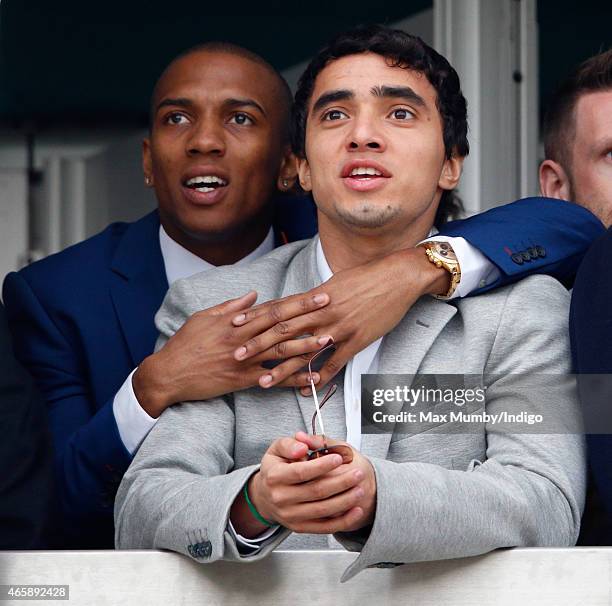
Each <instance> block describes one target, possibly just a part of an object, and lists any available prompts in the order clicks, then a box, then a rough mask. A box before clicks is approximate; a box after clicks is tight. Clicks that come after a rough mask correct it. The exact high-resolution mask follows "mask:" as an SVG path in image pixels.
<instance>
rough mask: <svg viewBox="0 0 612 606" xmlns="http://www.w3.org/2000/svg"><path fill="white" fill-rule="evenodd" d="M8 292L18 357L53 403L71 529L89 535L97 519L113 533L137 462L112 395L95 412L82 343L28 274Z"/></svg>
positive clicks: (61, 487)
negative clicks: (119, 500)
mask: <svg viewBox="0 0 612 606" xmlns="http://www.w3.org/2000/svg"><path fill="white" fill-rule="evenodd" d="M3 295H4V302H5V305H6V310H7V317H8V320H9V325H10V329H11V332H12V334H13V342H14V347H15V353H16V356H17V358H18V359H19V360H20V361H21V363H22V364H23V365H24V366H25V367H26V368H27V369H28V370H29V371H30V373H31V374H32V375H33V377H34V379H35V381H36V384H37V386H38V388H39V389H40V391H41V392H42V395H43V397H44V399H45V401H46V404H47V410H48V417H49V422H50V427H51V432H52V436H53V442H54V447H55V468H56V476H57V485H58V486H57V487H58V492H59V497H60V500H61V509H62V511H63V516H64V523H65V526H66V532H67V533H68V534H69V535H70V536H74V537H78V536H80V537H83V536H87V534H89V533H90V532H91V524H92V520H96V521H97V522H98V523H101V524H107V525H108V526H109V532H110V534H111V536H112V531H111V530H110V529H112V511H113V499H114V494H115V491H116V489H117V486H118V485H119V481H120V479H121V476H122V475H123V473H124V471H125V470H126V469H127V467H128V465H129V464H130V461H131V457H130V455H129V453H128V452H127V450H126V449H125V447H124V445H123V443H122V442H121V438H120V436H119V432H118V429H117V425H116V423H115V417H114V415H113V402H112V399H110V400H109V401H107V402H106V403H105V404H104V405H103V406H102V407H101V408H99V409H98V410H97V411H96V406H95V403H94V402H93V401H92V395H91V393H90V390H89V388H88V385H87V380H86V377H85V370H84V368H83V364H82V361H81V359H80V353H79V345H78V344H77V343H73V342H71V341H70V339H69V338H68V337H67V336H66V335H64V334H62V332H61V331H60V330H59V328H58V326H57V324H56V323H55V322H54V320H53V318H52V317H51V316H50V315H49V313H48V311H47V309H46V307H45V305H44V303H43V302H42V301H41V298H40V297H39V296H38V295H37V293H36V292H35V291H34V290H33V289H32V287H31V286H30V284H29V283H28V281H27V280H26V278H24V277H23V276H22V275H21V274H19V273H11V274H9V275H8V276H7V278H6V280H5V282H4V289H3ZM83 533H86V534H83Z"/></svg>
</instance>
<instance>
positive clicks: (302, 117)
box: [291, 25, 470, 225]
mask: <svg viewBox="0 0 612 606" xmlns="http://www.w3.org/2000/svg"><path fill="white" fill-rule="evenodd" d="M361 53H375V54H377V55H381V56H382V57H385V58H386V59H387V60H389V61H390V65H391V66H393V67H401V68H405V69H410V70H415V71H417V72H421V73H423V74H425V76H426V77H427V79H428V80H429V82H430V84H431V85H432V86H433V87H434V89H435V90H436V93H437V99H436V106H437V108H438V111H439V112H440V116H441V117H442V124H443V133H442V135H443V139H444V148H445V150H446V157H447V158H450V157H452V156H453V155H455V154H457V155H459V156H461V157H463V156H467V154H468V153H469V149H470V146H469V143H468V139H467V130H468V123H467V103H466V100H465V97H464V96H463V93H462V92H461V85H460V82H459V76H458V75H457V72H456V71H455V70H454V69H453V67H452V66H451V65H450V63H449V62H448V61H447V60H446V59H445V58H444V57H443V56H442V55H440V54H439V53H437V52H436V51H435V50H434V49H433V48H431V47H430V46H428V45H427V44H425V42H423V40H421V39H420V38H419V37H417V36H411V35H410V34H407V33H406V32H403V31H401V30H397V29H391V28H389V27H385V26H382V25H368V26H361V27H357V28H355V29H353V30H350V31H348V32H345V33H342V34H339V35H338V36H336V37H335V38H334V39H333V40H331V42H329V44H328V45H327V46H325V47H324V48H323V49H322V50H321V51H320V52H319V53H318V54H317V55H316V56H315V57H314V59H313V60H312V61H311V62H310V64H309V65H308V67H307V68H306V70H305V71H304V73H303V74H302V76H301V78H300V80H299V82H298V88H297V92H296V93H295V102H294V106H293V119H292V125H291V126H292V132H291V141H292V145H293V151H294V152H295V153H296V155H298V156H299V157H302V158H303V157H305V138H306V120H307V117H308V104H309V102H310V98H311V96H312V91H313V90H314V85H315V80H316V79H317V76H318V75H319V73H321V71H323V69H324V68H325V67H326V66H327V65H329V64H330V63H331V62H333V61H335V60H336V59H340V58H341V57H346V56H348V55H358V54H361ZM462 210H463V205H462V204H461V200H460V199H459V197H458V196H457V194H456V193H455V192H453V191H445V192H444V193H443V194H442V198H441V200H440V206H439V207H438V212H437V214H436V220H435V223H436V225H441V224H442V223H444V222H446V221H447V220H448V219H449V218H456V217H457V216H459V215H460V214H461V212H462Z"/></svg>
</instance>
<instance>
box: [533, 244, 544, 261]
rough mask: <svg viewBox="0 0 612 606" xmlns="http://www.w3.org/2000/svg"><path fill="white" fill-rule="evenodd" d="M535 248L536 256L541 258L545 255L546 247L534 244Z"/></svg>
mask: <svg viewBox="0 0 612 606" xmlns="http://www.w3.org/2000/svg"><path fill="white" fill-rule="evenodd" d="M535 249H536V251H537V253H538V257H541V258H542V259H543V258H544V257H545V256H546V249H545V248H544V247H543V246H536V247H535Z"/></svg>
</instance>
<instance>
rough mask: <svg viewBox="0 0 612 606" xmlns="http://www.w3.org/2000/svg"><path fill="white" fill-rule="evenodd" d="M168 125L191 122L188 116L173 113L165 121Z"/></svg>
mask: <svg viewBox="0 0 612 606" xmlns="http://www.w3.org/2000/svg"><path fill="white" fill-rule="evenodd" d="M164 122H165V123H166V124H186V123H187V122H189V120H188V119H187V116H185V115H184V114H181V113H180V112H172V113H171V114H170V115H169V116H167V117H166V119H165V120H164Z"/></svg>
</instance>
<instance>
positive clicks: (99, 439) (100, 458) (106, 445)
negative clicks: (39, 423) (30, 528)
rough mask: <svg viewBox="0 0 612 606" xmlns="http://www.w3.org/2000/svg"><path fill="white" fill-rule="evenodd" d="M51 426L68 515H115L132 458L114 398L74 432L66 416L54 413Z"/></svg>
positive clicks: (73, 517)
mask: <svg viewBox="0 0 612 606" xmlns="http://www.w3.org/2000/svg"><path fill="white" fill-rule="evenodd" d="M66 404H68V403H66ZM70 408H71V407H70V406H66V409H67V410H70ZM51 426H52V432H53V437H54V442H55V458H56V471H57V478H58V487H59V488H60V495H61V500H62V509H63V510H64V515H65V516H66V517H67V519H68V520H73V521H75V523H77V522H78V521H79V520H85V521H86V520H87V519H88V517H89V516H91V515H103V516H108V517H112V510H113V509H112V508H113V501H114V497H115V493H116V490H117V487H118V486H119V482H120V481H121V478H122V476H123V474H124V473H125V471H126V469H127V468H128V466H129V465H130V462H131V460H132V457H131V456H130V454H129V453H128V451H127V450H126V448H125V446H124V445H123V442H122V441H121V438H120V436H119V432H118V429H117V425H116V423H115V418H114V415H113V411H112V400H110V401H108V402H107V403H106V404H105V405H104V406H103V407H102V408H100V409H99V410H98V411H97V413H96V414H95V415H94V416H93V417H91V418H90V419H89V421H88V422H87V423H85V424H84V425H82V426H80V427H76V428H74V429H73V430H72V431H70V429H68V427H69V424H68V419H66V418H65V417H64V416H62V418H59V415H54V414H52V415H51Z"/></svg>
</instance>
